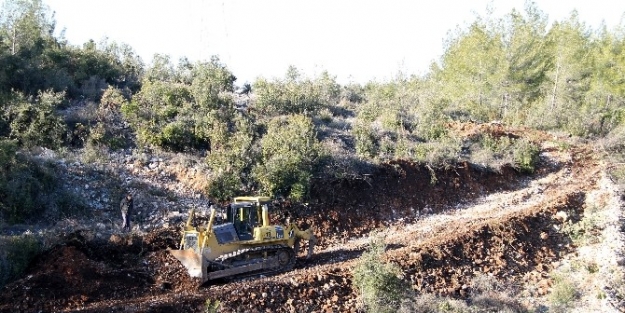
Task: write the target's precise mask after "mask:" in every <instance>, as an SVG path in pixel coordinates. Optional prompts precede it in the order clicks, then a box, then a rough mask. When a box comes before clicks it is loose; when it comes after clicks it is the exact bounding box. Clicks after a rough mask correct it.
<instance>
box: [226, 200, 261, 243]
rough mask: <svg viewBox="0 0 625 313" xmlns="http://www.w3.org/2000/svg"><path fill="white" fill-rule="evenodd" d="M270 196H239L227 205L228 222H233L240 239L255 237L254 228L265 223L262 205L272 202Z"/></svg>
mask: <svg viewBox="0 0 625 313" xmlns="http://www.w3.org/2000/svg"><path fill="white" fill-rule="evenodd" d="M270 201H271V200H270V199H269V198H268V197H237V198H234V202H233V203H231V204H230V205H229V206H228V207H227V212H226V223H232V224H233V225H234V229H235V231H236V233H237V235H238V236H239V240H252V239H254V228H255V227H258V226H260V225H262V224H263V217H262V207H263V206H264V205H269V204H270Z"/></svg>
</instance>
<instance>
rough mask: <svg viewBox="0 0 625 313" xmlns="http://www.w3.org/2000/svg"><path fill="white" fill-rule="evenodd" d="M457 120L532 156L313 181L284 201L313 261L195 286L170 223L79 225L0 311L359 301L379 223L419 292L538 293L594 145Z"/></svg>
mask: <svg viewBox="0 0 625 313" xmlns="http://www.w3.org/2000/svg"><path fill="white" fill-rule="evenodd" d="M458 130H459V131H462V132H464V133H465V135H467V136H470V135H471V134H474V133H476V132H484V131H487V132H491V133H493V134H498V135H506V136H525V137H527V138H530V139H532V140H535V141H538V142H541V143H542V144H543V151H542V153H541V160H540V164H539V169H538V170H537V171H536V172H535V173H533V174H531V175H529V174H522V173H519V172H517V171H515V170H514V169H512V168H510V167H504V168H502V169H501V170H500V171H498V172H494V171H489V170H485V169H483V168H481V167H477V166H472V165H471V164H469V163H459V164H455V165H453V166H447V167H445V168H432V167H429V166H426V165H422V164H416V163H411V162H407V161H394V162H390V163H388V164H386V165H384V166H383V167H382V168H381V169H380V170H379V171H377V172H375V173H371V174H370V175H367V176H363V178H361V179H343V180H334V181H317V182H315V184H314V188H313V193H312V201H311V202H310V203H308V204H307V205H297V206H296V205H293V206H291V207H289V208H287V209H289V210H290V211H291V212H292V214H293V215H295V216H294V217H295V219H296V222H298V223H299V224H300V226H303V227H305V228H306V227H312V228H313V229H314V230H315V233H316V235H317V237H318V238H320V242H319V244H318V246H317V247H316V251H315V255H314V257H313V258H312V259H311V260H308V261H304V259H303V256H304V251H302V252H301V253H300V259H299V260H298V263H297V265H296V267H295V269H294V270H292V271H290V272H287V273H283V274H279V275H275V276H270V277H260V278H256V279H249V280H243V281H241V280H240V281H234V282H222V283H214V284H210V285H206V286H201V287H197V282H196V281H193V280H191V279H189V278H188V277H187V275H186V271H185V270H184V268H182V266H181V265H180V264H179V263H178V262H177V261H176V260H175V259H174V258H173V257H171V256H170V255H169V254H168V253H167V251H166V249H167V248H176V247H177V244H178V240H179V231H180V230H179V229H178V228H176V227H169V228H165V229H162V230H159V231H153V232H150V233H148V234H147V235H145V236H138V235H128V234H126V235H122V234H119V235H117V234H116V235H112V236H111V238H110V239H109V240H97V239H94V238H95V237H93V236H92V235H91V234H90V233H91V231H90V230H77V231H75V232H74V233H72V234H70V235H68V236H67V238H65V240H64V241H63V244H60V245H58V246H55V247H54V248H52V249H50V250H49V251H46V252H45V253H44V254H42V255H40V256H39V257H38V258H37V259H36V260H35V261H34V262H33V263H32V264H31V266H30V267H29V270H28V271H27V273H26V274H25V276H24V277H23V278H22V279H20V280H18V281H15V282H13V283H11V284H9V285H7V286H5V287H4V289H3V290H2V291H1V293H0V312H20V311H21V312H77V311H80V312H94V313H95V312H201V311H203V310H204V307H205V303H206V301H207V299H208V300H211V301H215V300H218V301H220V303H221V306H220V309H221V311H223V312H357V311H358V299H357V298H358V294H357V292H356V291H355V290H354V289H353V287H352V284H351V280H352V275H351V271H352V269H353V268H354V266H355V264H356V262H357V261H358V257H359V256H360V255H361V254H362V253H363V251H365V249H366V248H367V244H368V239H367V238H368V236H369V234H370V233H371V231H372V230H378V231H380V232H383V233H384V234H385V235H386V243H387V244H388V246H387V253H386V258H387V260H388V261H391V262H394V263H396V264H398V265H399V266H400V267H401V269H402V271H403V276H404V279H406V280H407V281H409V282H410V284H411V286H412V288H413V289H414V290H415V291H416V292H418V293H425V292H428V293H435V294H437V295H442V296H450V297H454V298H459V299H463V298H466V297H468V296H469V295H470V293H471V292H472V290H471V289H472V288H471V280H472V278H473V277H475V276H476V275H481V274H487V275H491V276H494V277H496V278H497V279H498V280H500V281H502V282H505V283H506V284H509V285H517V286H525V285H532V286H535V287H536V288H534V289H533V292H534V294H532V296H536V297H540V296H544V295H546V294H548V293H549V292H550V287H551V286H552V284H553V282H552V280H551V275H550V273H551V272H552V271H553V270H554V268H555V267H556V265H557V264H559V263H561V262H562V261H563V260H565V259H567V258H568V257H569V256H571V255H574V254H575V253H577V252H576V251H577V248H578V247H577V246H576V244H575V243H573V242H572V241H571V239H570V237H569V236H567V235H565V234H563V232H562V231H560V230H561V229H562V227H563V226H564V225H565V224H566V223H569V224H570V223H574V222H577V221H580V220H581V219H582V218H583V216H584V213H585V208H586V202H587V197H588V194H589V193H591V192H593V191H594V190H596V189H597V188H599V187H598V181H599V179H600V178H601V177H602V175H603V174H602V173H603V171H604V166H603V165H602V163H601V162H600V161H598V160H597V159H596V158H595V157H594V155H595V153H594V151H592V150H591V148H589V147H586V146H574V147H572V148H568V149H566V150H562V149H559V148H557V146H556V145H554V144H552V143H551V140H553V137H552V136H551V135H547V134H544V133H540V132H532V131H529V130H524V129H508V128H505V129H504V128H502V127H501V126H496V125H495V126H493V125H491V126H488V125H487V126H483V125H476V126H470V127H467V126H463V127H459V128H458ZM607 303H608V302H601V303H597V304H595V305H597V306H599V307H597V309H598V310H597V312H599V311H603V312H606V311H609V310H614V311H615V312H618V308H615V307H614V306H606V307H601V306H604V305H608V304H607ZM612 303H613V302H612Z"/></svg>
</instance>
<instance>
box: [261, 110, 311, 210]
mask: <svg viewBox="0 0 625 313" xmlns="http://www.w3.org/2000/svg"><path fill="white" fill-rule="evenodd" d="M260 144H261V147H262V148H261V149H262V151H261V161H260V164H258V166H256V167H255V168H254V170H253V175H254V178H255V179H256V181H257V182H258V183H259V185H260V187H261V189H262V191H263V192H265V193H267V194H270V195H272V196H273V195H277V194H281V195H283V196H285V197H291V198H292V199H295V200H302V199H304V198H305V197H306V196H307V195H308V189H309V185H310V179H311V178H312V174H313V170H314V168H315V166H316V164H317V162H318V161H319V158H320V156H321V154H322V151H321V144H320V143H319V141H318V140H317V138H316V134H315V128H314V124H313V122H312V120H311V119H310V118H308V117H306V116H304V115H291V116H288V117H277V118H275V119H273V120H271V121H270V122H269V125H268V127H267V134H265V136H263V138H262V139H261V142H260Z"/></svg>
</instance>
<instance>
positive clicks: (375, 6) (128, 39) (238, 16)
mask: <svg viewBox="0 0 625 313" xmlns="http://www.w3.org/2000/svg"><path fill="white" fill-rule="evenodd" d="M1 1H4V0H1ZM43 1H44V3H46V4H47V5H48V6H50V8H51V9H52V11H55V12H56V15H55V18H56V21H57V32H58V31H60V30H62V29H64V28H65V29H66V31H65V37H66V38H67V39H68V40H69V42H70V43H72V44H76V45H80V44H82V43H84V42H86V41H88V40H89V39H94V40H95V41H96V42H98V41H100V40H101V39H102V38H103V37H108V38H109V40H111V41H116V42H123V43H127V44H129V45H130V46H132V47H133V48H134V50H135V51H136V52H137V53H138V54H139V55H140V56H141V57H142V59H143V60H144V61H145V62H146V63H149V62H150V61H151V60H152V56H153V55H154V53H161V54H166V55H170V56H171V57H172V60H174V61H176V62H177V60H178V58H179V57H181V56H186V57H188V58H189V59H190V60H192V61H196V60H207V59H208V58H210V56H211V55H218V56H219V57H220V58H221V60H222V61H223V62H224V63H225V64H226V65H227V66H228V67H229V68H230V70H231V71H233V73H234V74H235V75H236V76H237V77H238V78H239V79H238V80H237V82H236V83H237V84H239V85H240V84H242V83H243V82H245V81H249V82H252V81H253V80H254V79H255V78H256V77H258V76H264V77H267V78H272V77H283V75H284V73H285V72H286V69H287V67H288V66H289V65H295V66H296V67H298V68H299V69H301V70H302V71H303V72H304V73H305V74H307V75H311V76H312V75H315V74H318V73H319V72H321V71H323V70H328V71H329V72H330V74H332V75H336V76H337V79H338V80H339V82H341V83H345V82H349V81H354V82H360V83H363V82H367V81H369V80H374V79H376V80H386V79H388V78H390V77H392V76H394V75H395V74H396V73H398V72H399V71H400V70H401V71H403V72H405V73H408V74H423V73H425V71H426V70H427V68H428V66H429V64H430V63H431V62H432V61H435V60H438V59H439V57H440V55H441V53H442V48H443V40H444V39H445V38H446V37H447V33H448V32H449V31H451V30H453V29H455V28H456V26H463V25H466V24H467V23H469V22H471V21H474V20H475V16H476V14H479V15H484V14H485V12H486V7H487V5H488V4H489V3H491V4H492V6H493V7H494V8H495V17H502V16H503V15H505V14H506V13H509V12H510V11H511V10H512V8H517V9H518V10H520V11H522V10H523V7H524V1H523V0H506V1H493V2H491V1H490V0H429V1H417V0H413V1H399V0H397V1H395V0H385V1H366V0H358V1H351V0H350V1H347V0H313V1H308V0H306V1H304V0H301V1H296V0H245V1H244V0H219V1H215V0H179V1H164V0H163V1H160V0H43ZM535 2H536V4H537V6H538V8H539V9H541V10H542V11H544V12H545V13H547V14H548V16H549V20H550V21H554V20H563V19H565V18H566V17H568V16H569V14H570V13H571V11H572V10H573V9H577V10H578V12H579V16H580V18H581V19H582V20H583V21H584V22H586V24H587V25H588V26H590V27H592V28H593V29H596V28H597V27H598V26H599V25H600V23H601V22H602V21H605V23H606V25H607V26H608V28H609V29H612V28H613V27H615V26H616V25H619V23H620V21H621V18H622V16H623V14H624V13H625V1H622V0H593V1H588V0H567V1H563V0H537V1H535Z"/></svg>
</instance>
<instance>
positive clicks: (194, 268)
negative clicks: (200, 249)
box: [169, 249, 203, 278]
mask: <svg viewBox="0 0 625 313" xmlns="http://www.w3.org/2000/svg"><path fill="white" fill-rule="evenodd" d="M169 253H171V255H173V256H174V257H175V258H176V259H178V261H180V263H182V265H183V266H184V267H186V268H187V271H188V272H189V276H191V277H197V278H203V277H202V256H201V255H199V254H197V253H195V251H193V250H192V249H187V250H169Z"/></svg>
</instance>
